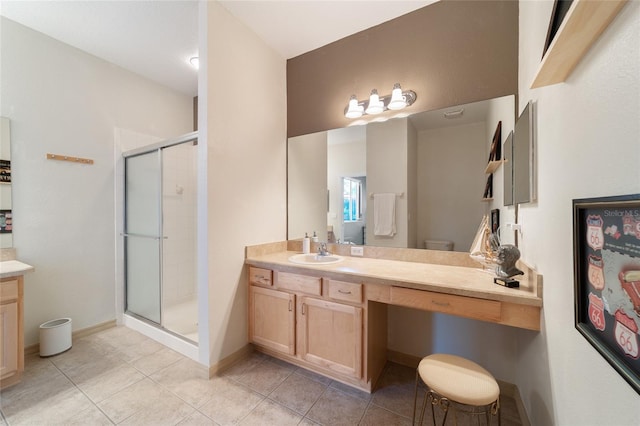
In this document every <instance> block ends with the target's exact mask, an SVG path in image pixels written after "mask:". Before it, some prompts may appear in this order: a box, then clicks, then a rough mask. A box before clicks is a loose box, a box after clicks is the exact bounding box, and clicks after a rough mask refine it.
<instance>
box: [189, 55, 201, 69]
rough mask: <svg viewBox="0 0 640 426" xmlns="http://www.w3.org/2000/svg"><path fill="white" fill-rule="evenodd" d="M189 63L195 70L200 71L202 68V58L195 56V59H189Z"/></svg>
mask: <svg viewBox="0 0 640 426" xmlns="http://www.w3.org/2000/svg"><path fill="white" fill-rule="evenodd" d="M189 62H190V63H191V65H193V67H194V68H195V69H199V68H200V58H199V57H197V56H194V57H193V58H191V59H189Z"/></svg>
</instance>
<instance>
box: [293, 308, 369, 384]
mask: <svg viewBox="0 0 640 426" xmlns="http://www.w3.org/2000/svg"><path fill="white" fill-rule="evenodd" d="M300 302H301V303H300V313H301V315H300V320H299V322H298V340H299V345H298V348H299V350H298V353H299V355H300V356H301V357H302V359H304V360H305V361H308V362H310V363H312V364H315V365H318V366H320V367H324V368H328V369H329V370H332V371H335V372H337V373H340V374H344V375H347V376H351V377H355V378H360V377H362V308H358V307H354V306H349V305H343V304H340V303H335V302H329V301H327V300H322V299H316V298H312V297H306V296H305V297H301V298H300Z"/></svg>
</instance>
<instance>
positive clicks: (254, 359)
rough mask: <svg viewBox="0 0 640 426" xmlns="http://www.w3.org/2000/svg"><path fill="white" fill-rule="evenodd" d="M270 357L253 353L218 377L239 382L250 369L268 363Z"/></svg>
mask: <svg viewBox="0 0 640 426" xmlns="http://www.w3.org/2000/svg"><path fill="white" fill-rule="evenodd" d="M269 358H270V357H269V356H267V355H264V354H262V353H260V352H252V353H251V354H250V355H249V356H247V357H245V358H243V359H241V360H239V361H238V362H236V363H234V364H233V365H232V366H231V367H229V368H228V369H226V370H224V371H221V372H220V373H219V374H218V375H219V376H220V377H226V378H229V379H234V380H238V379H240V377H242V375H243V374H244V373H245V372H246V371H247V370H249V369H250V368H252V367H254V366H256V365H258V364H260V363H262V362H264V361H266V360H267V359H269Z"/></svg>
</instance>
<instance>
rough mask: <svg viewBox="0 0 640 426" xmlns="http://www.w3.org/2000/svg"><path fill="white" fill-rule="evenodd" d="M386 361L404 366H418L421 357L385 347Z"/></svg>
mask: <svg viewBox="0 0 640 426" xmlns="http://www.w3.org/2000/svg"><path fill="white" fill-rule="evenodd" d="M387 361H390V362H394V363H396V364H400V365H404V366H405V367H411V368H418V364H420V361H422V357H419V356H415V355H409V354H405V353H402V352H398V351H392V350H391V349H387Z"/></svg>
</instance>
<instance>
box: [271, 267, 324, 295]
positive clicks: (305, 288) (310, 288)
mask: <svg viewBox="0 0 640 426" xmlns="http://www.w3.org/2000/svg"><path fill="white" fill-rule="evenodd" d="M274 275H275V282H276V287H277V288H280V289H283V290H291V291H297V292H301V293H307V294H313V295H315V296H320V295H322V279H321V278H318V277H309V276H306V275H298V274H292V273H289V272H279V271H276V272H275V273H274Z"/></svg>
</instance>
